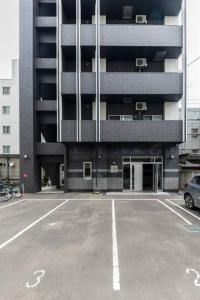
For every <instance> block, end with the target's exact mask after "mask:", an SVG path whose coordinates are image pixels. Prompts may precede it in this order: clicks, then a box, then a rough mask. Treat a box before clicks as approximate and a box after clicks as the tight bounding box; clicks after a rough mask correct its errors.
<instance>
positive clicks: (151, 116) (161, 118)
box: [143, 115, 163, 121]
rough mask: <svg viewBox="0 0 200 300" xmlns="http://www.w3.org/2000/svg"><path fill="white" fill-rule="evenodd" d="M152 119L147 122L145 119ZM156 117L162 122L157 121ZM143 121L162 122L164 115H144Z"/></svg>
mask: <svg viewBox="0 0 200 300" xmlns="http://www.w3.org/2000/svg"><path fill="white" fill-rule="evenodd" d="M146 117H147V118H151V120H147V119H145V118H146ZM155 117H160V120H155V119H154V118H155ZM143 120H144V121H162V120H163V116H162V115H144V116H143Z"/></svg>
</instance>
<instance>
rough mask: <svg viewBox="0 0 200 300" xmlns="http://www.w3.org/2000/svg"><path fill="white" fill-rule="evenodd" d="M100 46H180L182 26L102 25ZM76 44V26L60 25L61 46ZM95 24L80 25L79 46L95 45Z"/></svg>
mask: <svg viewBox="0 0 200 300" xmlns="http://www.w3.org/2000/svg"><path fill="white" fill-rule="evenodd" d="M100 44H101V46H123V47H124V46H127V47H130V46H132V47H182V46H183V40H182V26H167V25H124V24H123V25H117V24H115V25H110V24H106V25H102V24H101V36H100ZM75 45H76V26H75V25H73V24H65V25H62V46H75ZM95 45H96V37H95V25H81V46H95Z"/></svg>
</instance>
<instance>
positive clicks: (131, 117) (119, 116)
mask: <svg viewBox="0 0 200 300" xmlns="http://www.w3.org/2000/svg"><path fill="white" fill-rule="evenodd" d="M110 117H111V118H112V117H115V118H119V119H115V120H112V119H111V118H110ZM124 117H129V118H130V120H123V118H124ZM108 120H109V121H122V122H131V121H133V116H132V115H108Z"/></svg>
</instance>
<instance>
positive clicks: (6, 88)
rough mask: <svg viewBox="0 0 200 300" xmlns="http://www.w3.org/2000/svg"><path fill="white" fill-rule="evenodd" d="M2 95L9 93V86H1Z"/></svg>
mask: <svg viewBox="0 0 200 300" xmlns="http://www.w3.org/2000/svg"><path fill="white" fill-rule="evenodd" d="M3 95H10V87H9V86H3Z"/></svg>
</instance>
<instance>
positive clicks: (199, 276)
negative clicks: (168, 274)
mask: <svg viewBox="0 0 200 300" xmlns="http://www.w3.org/2000/svg"><path fill="white" fill-rule="evenodd" d="M185 272H186V274H190V273H194V275H195V279H194V285H195V286H198V287H200V274H199V272H198V271H196V270H195V269H186V270H185Z"/></svg>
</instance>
